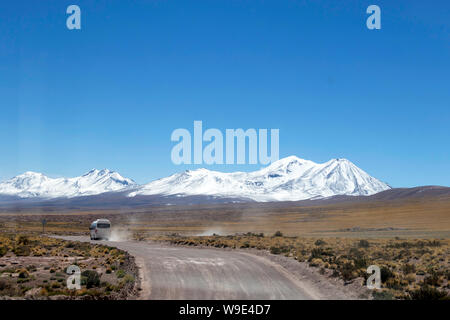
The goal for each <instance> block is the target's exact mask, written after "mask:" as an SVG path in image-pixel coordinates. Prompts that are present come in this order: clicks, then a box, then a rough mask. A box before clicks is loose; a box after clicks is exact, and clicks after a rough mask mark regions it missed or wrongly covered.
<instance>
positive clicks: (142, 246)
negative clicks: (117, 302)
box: [60, 236, 317, 300]
mask: <svg viewBox="0 0 450 320" xmlns="http://www.w3.org/2000/svg"><path fill="white" fill-rule="evenodd" d="M60 238H62V239H65V240H72V241H86V242H87V241H89V242H92V243H101V244H106V245H109V246H114V247H117V248H119V249H122V250H126V251H128V252H129V253H130V254H131V255H133V256H134V257H135V258H136V262H137V264H138V266H139V268H140V273H141V280H142V284H141V286H142V289H143V290H142V292H141V296H142V298H143V299H194V300H195V299H201V300H203V299H317V296H316V295H315V293H314V292H313V290H311V288H309V287H308V286H306V285H305V284H303V283H302V282H300V281H299V280H298V279H297V278H294V277H293V276H292V275H290V274H289V273H288V272H287V271H286V270H285V269H284V268H283V267H281V266H280V265H278V264H276V263H274V262H272V261H270V260H269V259H266V258H264V257H260V256H256V255H253V254H249V253H245V252H238V251H227V250H216V249H208V248H189V247H176V246H170V245H165V244H160V243H152V242H137V241H90V240H89V238H88V237H81V236H66V237H60Z"/></svg>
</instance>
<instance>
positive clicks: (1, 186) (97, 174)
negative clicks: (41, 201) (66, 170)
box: [0, 169, 136, 198]
mask: <svg viewBox="0 0 450 320" xmlns="http://www.w3.org/2000/svg"><path fill="white" fill-rule="evenodd" d="M134 186H136V183H135V182H134V181H133V180H131V179H127V178H124V177H122V176H121V175H120V174H119V173H117V172H114V171H110V170H108V169H103V170H97V169H92V170H90V171H89V172H87V173H86V174H84V175H82V176H80V177H75V178H49V177H47V176H45V175H43V174H42V173H36V172H32V171H27V172H25V173H23V174H21V175H18V176H16V177H14V178H12V179H9V180H7V181H4V182H1V183H0V194H5V195H15V196H19V197H22V198H30V197H39V198H59V197H67V198H72V197H77V196H84V195H94V194H100V193H104V192H109V191H120V190H122V189H126V188H130V187H134Z"/></svg>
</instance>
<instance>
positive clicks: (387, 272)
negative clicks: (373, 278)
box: [380, 266, 395, 283]
mask: <svg viewBox="0 0 450 320" xmlns="http://www.w3.org/2000/svg"><path fill="white" fill-rule="evenodd" d="M380 273H381V282H383V283H384V282H386V281H388V279H390V278H395V274H394V273H393V272H392V271H391V269H389V268H388V267H385V266H383V267H381V269H380Z"/></svg>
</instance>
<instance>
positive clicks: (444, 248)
mask: <svg viewBox="0 0 450 320" xmlns="http://www.w3.org/2000/svg"><path fill="white" fill-rule="evenodd" d="M280 234H281V232H280V233H279V234H278V236H275V235H274V236H273V237H257V236H255V235H249V234H240V235H234V236H231V235H229V236H198V237H182V236H179V235H176V236H159V237H153V238H152V239H154V240H159V241H169V242H170V243H173V244H177V245H190V246H192V245H201V246H212V247H219V248H223V247H229V248H235V249H242V248H250V249H251V248H254V249H260V250H268V251H269V252H270V253H272V254H277V255H278V254H283V255H285V256H289V257H292V258H294V259H296V260H298V261H299V262H303V263H308V264H309V265H310V266H311V267H316V268H318V270H317V271H318V272H319V273H321V274H324V275H325V274H327V275H329V276H330V277H340V278H342V279H343V280H344V281H346V282H353V281H354V280H356V279H362V280H364V281H362V283H365V280H366V279H367V277H368V276H369V275H368V274H367V267H368V266H370V265H372V264H373V265H378V266H379V267H380V271H381V281H382V290H377V291H374V292H372V297H373V298H374V299H383V300H386V299H447V298H449V296H448V295H449V292H450V283H449V279H448V278H449V274H450V272H449V270H450V264H449V257H450V241H449V240H402V239H371V240H370V242H369V241H368V240H365V239H341V238H327V239H314V238H299V237H285V236H282V235H280Z"/></svg>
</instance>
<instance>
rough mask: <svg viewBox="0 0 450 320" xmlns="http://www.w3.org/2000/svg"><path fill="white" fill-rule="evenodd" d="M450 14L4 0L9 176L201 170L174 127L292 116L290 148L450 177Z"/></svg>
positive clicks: (444, 8) (1, 83) (1, 71)
mask: <svg viewBox="0 0 450 320" xmlns="http://www.w3.org/2000/svg"><path fill="white" fill-rule="evenodd" d="M344 2H345V3H344ZM70 4H77V5H79V6H80V7H81V10H82V30H79V31H70V30H68V29H67V28H66V18H67V14H66V13H65V11H66V8H67V6H68V5H70ZM370 4H377V5H379V6H380V7H381V19H382V22H381V24H382V29H381V30H375V31H371V30H368V29H367V28H366V22H365V21H366V18H367V16H368V15H367V14H366V13H365V11H366V8H367V6H368V5H370ZM449 17H450V2H449V1H412V0H396V1H379V0H370V1H336V0H333V1H331V0H330V1H317V0H316V1H294V0H286V1H284V0H277V1H256V0H255V1H238V0H225V1H220V0H214V1H197V0H195V1H175V0H171V1H162V0H160V1H142V0H141V1H124V0H123V1H114V0H103V1H79V0H76V1H75V0H74V1H73V0H71V1H62V0H53V1H48V0H42V1H21V0H17V1H2V2H1V3H0V97H1V100H0V106H1V117H0V137H1V138H2V139H1V140H0V155H1V156H0V179H1V180H4V179H6V178H10V177H12V176H14V175H17V174H20V173H22V172H24V171H27V170H33V171H38V172H43V173H45V174H48V175H50V176H77V175H80V174H82V173H84V172H86V171H88V170H89V169H91V168H94V167H95V168H110V169H112V170H117V171H119V172H120V173H121V174H122V175H124V176H127V177H130V178H133V179H135V180H136V181H137V182H139V183H146V182H149V181H150V180H152V179H155V178H159V177H162V176H166V175H169V174H171V173H174V172H177V171H182V170H184V169H186V168H195V167H194V166H192V167H187V166H175V165H173V164H172V162H171V160H170V151H171V149H172V147H173V146H174V143H173V142H171V141H170V135H171V132H172V131H173V130H174V129H176V128H188V129H190V130H192V125H193V121H194V120H202V121H203V122H204V126H205V127H207V128H219V129H221V130H225V129H226V128H279V129H280V157H284V156H288V155H297V156H299V157H301V158H305V159H310V160H313V161H316V162H324V161H327V160H329V159H331V158H347V159H349V160H351V161H352V162H354V163H355V164H356V165H358V166H359V167H361V168H362V169H364V170H365V171H367V172H368V173H370V174H372V175H373V176H375V177H377V178H379V179H381V180H383V181H386V182H388V183H389V184H390V185H392V186H394V187H403V186H405V187H409V186H416V185H430V184H437V185H447V186H448V185H450V183H449V182H450V161H449V160H450V148H449V145H450V143H449V139H450V125H449V123H450V81H449V79H450V20H449ZM206 167H208V166H206ZM208 168H209V169H217V170H221V171H234V170H244V171H246V170H254V169H258V168H259V165H256V166H248V165H247V166H245V165H233V166H210V167H208Z"/></svg>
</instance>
